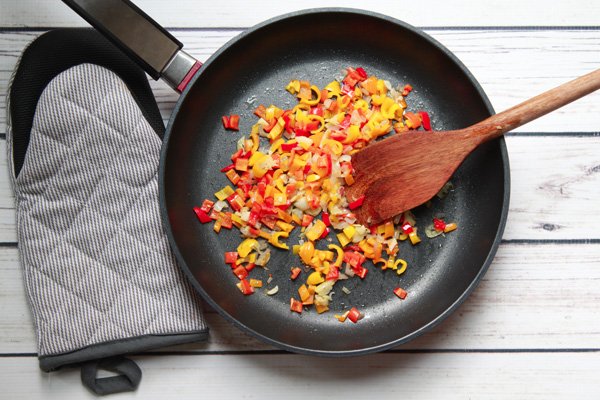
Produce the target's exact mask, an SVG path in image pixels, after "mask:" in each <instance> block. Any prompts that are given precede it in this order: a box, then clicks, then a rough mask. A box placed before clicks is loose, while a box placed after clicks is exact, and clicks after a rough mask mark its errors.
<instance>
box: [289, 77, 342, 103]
mask: <svg viewBox="0 0 600 400" xmlns="http://www.w3.org/2000/svg"><path fill="white" fill-rule="evenodd" d="M325 90H327V91H328V92H329V93H328V94H327V98H328V99H330V98H332V97H338V96H339V95H340V92H341V91H342V88H341V87H340V83H339V82H338V81H333V82H330V83H329V84H328V85H327V86H325ZM292 94H293V93H292Z"/></svg>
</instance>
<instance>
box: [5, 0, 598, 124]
mask: <svg viewBox="0 0 600 400" xmlns="http://www.w3.org/2000/svg"><path fill="white" fill-rule="evenodd" d="M599 4H600V3H599ZM240 32H242V31H239V30H233V31H232V30H185V31H181V30H179V31H174V32H173V34H174V35H175V36H176V37H177V38H178V39H179V40H181V41H182V42H183V43H184V44H185V49H186V51H188V52H189V53H190V54H192V55H194V56H195V57H197V58H198V59H199V60H200V61H206V60H207V59H208V58H209V57H210V55H212V54H213V53H214V52H215V51H216V50H217V49H219V48H220V47H221V46H222V45H224V44H225V43H226V42H227V41H229V40H230V39H232V38H233V37H235V36H236V35H237V34H239V33H240ZM427 33H429V34H430V35H431V36H433V38H434V39H436V40H438V41H439V42H441V43H442V44H443V45H444V46H446V47H448V49H450V50H451V51H452V52H453V53H454V54H455V55H456V56H457V57H458V58H459V59H460V60H461V61H462V62H463V63H464V64H465V65H466V66H467V67H468V68H469V70H470V71H471V73H472V74H473V75H474V77H475V78H476V79H477V80H478V82H479V83H480V85H481V86H482V88H483V90H484V91H485V93H486V94H487V96H488V97H489V99H490V101H491V103H492V105H493V107H494V108H495V109H496V110H498V111H500V110H503V109H506V108H508V107H511V106H513V105H515V104H518V103H519V102H521V101H524V100H525V99H527V98H529V97H531V96H534V95H536V94H539V93H541V92H543V91H544V90H548V89H550V88H552V87H554V86H557V85H559V84H561V83H563V82H566V81H568V80H570V79H573V78H575V77H577V76H579V75H582V74H584V73H586V72H590V71H592V70H594V69H597V68H598V66H599V65H600V59H599V57H598V54H600V29H579V30H456V29H455V30H453V29H447V30H446V29H444V30H428V31H427ZM40 34H41V33H40V32H10V31H9V32H5V33H2V34H1V35H0V93H6V90H7V87H8V80H9V78H10V75H11V73H12V71H13V69H14V67H15V65H16V63H17V60H18V57H19V55H20V54H21V51H22V50H23V49H24V48H25V47H26V46H27V44H28V43H29V42H31V41H32V40H33V39H34V38H35V37H37V36H38V35H40ZM151 84H152V88H153V90H154V92H155V96H156V98H157V101H158V104H159V107H160V109H161V112H162V114H163V116H164V118H165V120H167V119H168V118H169V116H170V114H171V111H172V109H173V107H174V105H175V102H176V101H177V95H176V94H175V93H174V92H173V90H172V89H170V88H169V87H168V86H167V85H166V84H164V83H163V82H154V81H152V83H151ZM416 90H418V88H417V89H416ZM5 100H6V99H5V97H4V96H0V133H2V132H5V130H6V103H5ZM599 126H600V93H598V92H597V93H594V94H592V95H590V96H588V97H586V98H583V99H580V100H578V101H576V102H575V103H573V104H570V105H567V106H565V107H564V108H562V109H560V110H557V111H555V112H553V113H551V114H549V115H547V116H545V117H544V118H541V119H539V120H537V121H533V122H531V123H530V124H528V125H526V126H525V127H523V128H519V129H517V132H599V131H600V128H599ZM433 127H434V129H435V127H436V120H435V118H433Z"/></svg>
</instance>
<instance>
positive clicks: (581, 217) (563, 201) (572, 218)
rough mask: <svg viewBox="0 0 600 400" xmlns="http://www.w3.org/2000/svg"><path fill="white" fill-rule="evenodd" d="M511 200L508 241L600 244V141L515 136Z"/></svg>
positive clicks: (1, 216)
mask: <svg viewBox="0 0 600 400" xmlns="http://www.w3.org/2000/svg"><path fill="white" fill-rule="evenodd" d="M5 144H6V143H5V141H3V140H0V169H2V170H4V171H5V172H3V173H0V242H15V241H16V240H17V239H16V233H15V225H14V224H15V213H14V204H13V203H14V201H13V198H12V189H11V188H10V184H9V178H8V173H7V172H6V171H7V168H6V151H5ZM507 147H508V152H509V159H510V168H511V200H510V209H509V217H508V222H507V225H506V230H505V233H504V239H507V240H514V239H518V240H521V239H525V240H528V239H540V240H564V239H593V238H594V239H599V238H600V231H599V230H598V229H597V227H598V226H600V201H598V199H599V198H600V189H599V188H600V135H599V136H586V137H568V136H542V137H538V136H519V135H516V136H510V137H508V138H507Z"/></svg>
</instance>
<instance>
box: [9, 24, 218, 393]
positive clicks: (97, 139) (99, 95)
mask: <svg viewBox="0 0 600 400" xmlns="http://www.w3.org/2000/svg"><path fill="white" fill-rule="evenodd" d="M64 31H68V30H64ZM73 31H76V32H79V33H78V34H81V31H83V30H73ZM71 35H72V34H71ZM85 35H92V36H91V37H92V39H94V40H101V39H98V38H97V37H96V34H95V33H94V32H91V31H90V30H85ZM44 36H47V35H44ZM68 36H69V34H67V35H65V37H68ZM47 39H48V38H44V37H42V38H41V39H38V40H47ZM54 39H56V37H54ZM90 40H91V39H90ZM90 40H84V41H83V42H85V45H86V46H88V45H89V43H90ZM102 45H103V46H104V43H103V42H102ZM106 45H108V43H106ZM40 46H41V45H40ZM48 46H49V45H46V46H43V48H44V51H48ZM30 47H31V48H30V49H28V50H29V51H34V50H35V46H30ZM67 47H68V48H69V49H70V51H75V50H73V45H71V46H67ZM26 51H27V50H26ZM111 51H112V50H111ZM76 58H77V57H76ZM25 59H26V57H24V58H23V60H22V61H21V64H23V63H24V61H25ZM27 59H29V58H27ZM83 59H85V57H83ZM80 61H81V60H80ZM28 62H29V61H28ZM42 62H44V61H42ZM27 68H29V66H27V65H25V66H23V65H20V66H19V69H21V70H23V69H25V70H26V69H27ZM19 69H17V71H16V72H15V78H14V82H13V84H12V87H13V89H14V90H12V92H11V93H10V94H9V101H10V103H11V104H10V105H9V107H8V108H9V117H12V126H9V129H8V134H7V147H8V160H9V171H10V175H11V178H12V183H13V188H14V192H15V201H16V214H17V234H18V247H19V256H20V262H21V266H22V268H23V277H24V282H25V288H26V293H27V296H28V298H29V302H30V306H31V310H32V314H33V320H34V324H35V330H36V334H37V345H38V353H39V362H40V367H41V369H42V370H44V371H52V370H54V369H57V368H59V367H61V366H64V365H73V364H75V365H83V369H82V380H83V382H84V384H86V386H88V387H89V388H90V389H91V390H93V391H94V392H96V393H99V394H107V393H114V392H119V391H125V390H134V389H135V388H136V387H137V384H138V383H139V380H140V378H141V371H140V370H139V368H138V367H137V366H136V365H135V364H134V363H133V362H131V361H129V360H127V359H122V358H111V357H114V356H119V355H122V354H126V353H137V352H141V351H144V350H149V349H155V348H158V347H163V346H168V345H175V344H181V343H188V342H193V341H201V340H205V339H206V337H207V333H208V330H207V328H206V325H205V321H204V319H203V316H202V311H201V308H200V302H199V299H198V298H197V296H196V294H195V292H194V291H193V289H192V287H191V285H190V284H189V282H188V281H187V279H186V277H185V275H184V274H183V273H182V272H181V270H180V269H179V268H178V266H177V265H176V262H175V259H174V257H173V255H172V253H171V250H170V247H169V243H168V240H167V237H166V235H165V232H164V230H163V227H162V224H161V217H160V212H159V200H158V163H159V152H160V147H161V138H160V137H159V134H162V133H163V132H158V133H159V134H157V132H156V131H155V130H154V129H153V128H152V126H151V125H150V123H149V122H148V120H147V118H146V116H145V115H144V112H142V111H141V110H140V107H139V105H138V102H136V100H139V99H136V98H134V95H133V94H132V92H131V91H130V89H129V88H128V86H127V85H126V84H125V82H124V81H123V80H122V79H121V78H120V76H119V75H117V74H116V73H115V72H113V71H111V70H110V69H108V68H106V67H103V66H99V65H96V64H91V63H81V64H77V65H75V66H70V67H68V68H67V67H66V66H63V67H61V68H59V69H64V70H62V71H61V72H60V73H58V74H57V75H56V76H54V77H53V78H52V79H50V80H49V83H48V84H47V85H46V86H45V87H44V88H43V91H42V93H41V96H40V97H39V100H38V101H37V106H36V107H35V112H34V115H33V120H32V122H31V129H30V132H29V136H28V137H27V143H26V152H25V153H24V154H23V156H22V157H20V156H18V155H17V153H16V148H17V147H19V149H22V148H23V143H22V142H23V137H22V136H23V135H22V133H19V136H18V135H17V132H16V128H17V125H19V124H20V123H21V122H22V121H17V119H18V118H21V117H22V112H21V111H22V110H21V109H16V108H15V107H17V103H18V105H19V107H22V105H21V103H20V101H21V99H20V97H19V96H20V94H19V93H15V90H17V89H15V86H18V85H17V80H18V79H23V76H20V73H19ZM21 72H22V71H21ZM45 72H47V71H45ZM136 73H137V72H136ZM139 73H140V74H142V73H141V71H140V72H139ZM21 75H22V74H21ZM142 76H143V74H142ZM143 79H144V80H146V78H145V77H143ZM27 85H30V83H29V82H26V84H25V87H28V86H27ZM22 86H23V85H21V86H19V88H18V90H22ZM146 86H147V80H146ZM144 90H149V87H147V88H146V89H144ZM27 95H29V92H28V93H27ZM136 96H137V97H139V96H138V95H137V94H136ZM13 97H19V99H16V98H13ZM154 104H155V103H154ZM155 109H156V110H158V109H157V108H156V107H155ZM146 114H147V112H146ZM155 120H156V119H154V121H155ZM9 125H10V123H9ZM21 125H22V124H21ZM21 125H19V126H18V128H19V130H21V129H22V126H21ZM161 125H162V123H161ZM13 128H15V129H13ZM163 129H164V128H163ZM13 131H15V132H13ZM17 136H18V137H17ZM15 144H16V145H17V146H15ZM98 360H100V361H98ZM99 367H101V368H104V369H108V370H113V371H115V372H117V373H118V374H119V375H117V376H112V377H108V378H100V379H98V378H96V369H97V368H99Z"/></svg>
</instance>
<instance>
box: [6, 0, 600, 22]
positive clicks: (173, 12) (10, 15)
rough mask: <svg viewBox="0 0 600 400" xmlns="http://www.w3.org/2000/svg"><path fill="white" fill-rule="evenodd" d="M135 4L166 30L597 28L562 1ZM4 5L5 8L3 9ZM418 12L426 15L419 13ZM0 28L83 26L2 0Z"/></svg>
mask: <svg viewBox="0 0 600 400" xmlns="http://www.w3.org/2000/svg"><path fill="white" fill-rule="evenodd" d="M135 4H136V5H138V6H139V7H140V8H142V9H143V10H144V11H145V12H146V13H148V14H149V15H150V16H151V17H153V18H154V19H156V20H157V21H158V22H159V23H161V24H162V25H164V26H167V27H197V26H204V27H249V26H252V25H254V24H257V23H259V22H262V21H264V20H266V19H268V18H272V17H275V16H277V15H280V14H284V13H288V12H291V11H296V10H301V9H307V8H315V7H352V8H360V9H367V10H371V11H375V12H379V13H384V14H387V15H390V16H393V17H395V18H399V19H403V20H405V21H406V22H408V23H410V24H412V25H417V26H448V25H454V26H483V25H492V26H522V25H537V26H540V25H545V26H564V25H571V26H572V25H598V18H597V16H598V15H600V5H599V4H597V3H595V2H585V3H583V4H582V2H581V1H577V0H568V1H561V2H557V3H556V4H553V5H552V7H548V3H547V2H544V1H542V0H528V1H519V0H506V1H504V2H502V6H499V5H498V3H495V2H491V1H489V0H488V1H480V2H472V1H470V0H457V1H453V2H438V1H436V0H425V1H422V2H420V3H419V6H418V7H411V6H407V5H406V4H404V3H399V2H396V1H393V0H385V1H378V2H371V3H368V2H364V1H358V0H346V1H339V0H338V1H332V0H328V1H322V0H321V1H319V0H302V1H298V0H293V1H276V0H265V1H262V2H260V4H259V5H257V3H256V2H253V1H244V0H230V1H228V2H227V3H226V5H224V4H223V3H220V2H209V1H195V0H177V2H164V1H159V0H136V1H135ZM6 5H8V6H6ZM423 10H426V12H424V11H423ZM0 26H2V27H19V26H42V27H44V26H85V23H84V22H83V21H82V20H81V19H80V18H78V17H77V16H76V15H75V13H74V12H73V11H71V10H70V9H69V8H68V7H67V6H65V5H63V4H62V3H60V2H57V1H53V0H41V1H36V0H4V2H3V13H2V14H0Z"/></svg>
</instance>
